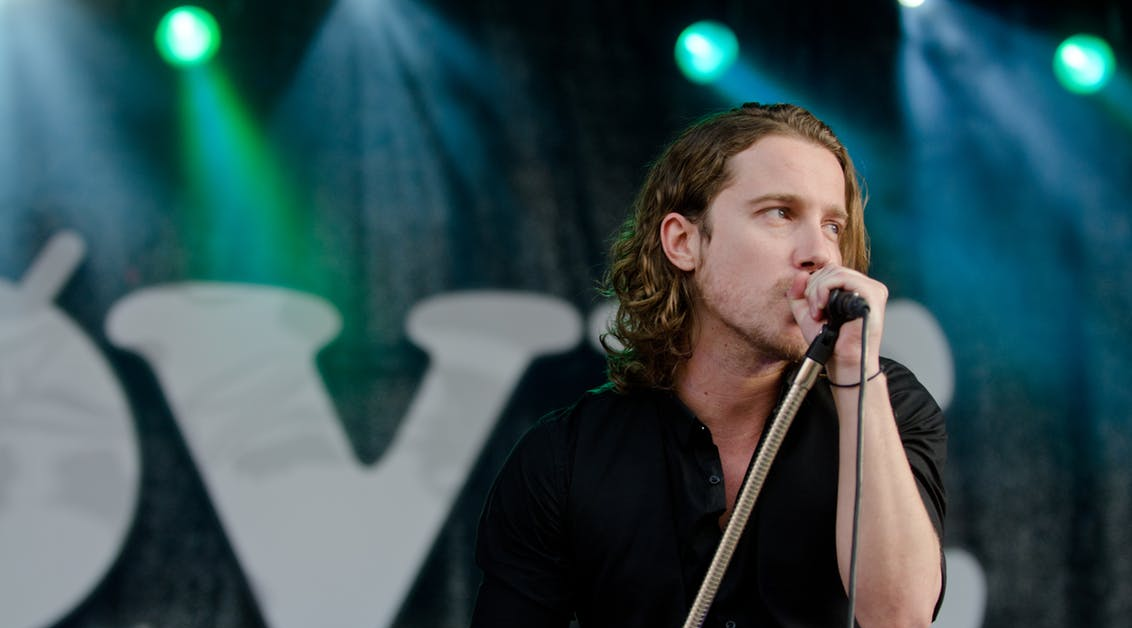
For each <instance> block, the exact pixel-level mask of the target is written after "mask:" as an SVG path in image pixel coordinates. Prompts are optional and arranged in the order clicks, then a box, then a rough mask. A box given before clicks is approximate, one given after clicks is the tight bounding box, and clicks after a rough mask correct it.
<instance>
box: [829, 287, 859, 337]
mask: <svg viewBox="0 0 1132 628" xmlns="http://www.w3.org/2000/svg"><path fill="white" fill-rule="evenodd" d="M868 311H869V302H868V301H866V300H865V299H864V297H862V296H861V295H859V294H857V293H856V292H846V291H844V290H842V289H840V288H834V289H833V290H831V291H830V292H829V302H828V303H826V306H825V315H826V317H828V318H829V325H830V327H832V328H834V329H840V328H841V325H842V324H844V323H848V322H849V321H855V320H857V319H858V318H861V317H862V316H864V315H865V313H866V312H868Z"/></svg>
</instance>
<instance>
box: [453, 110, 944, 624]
mask: <svg viewBox="0 0 1132 628" xmlns="http://www.w3.org/2000/svg"><path fill="white" fill-rule="evenodd" d="M862 213H863V200H862V198H861V191H860V186H859V183H858V180H857V174H856V171H855V170H854V168H853V164H852V161H851V160H850V158H849V155H848V153H847V152H846V150H845V148H844V147H843V146H842V145H841V143H840V142H839V141H838V139H837V138H836V137H835V136H834V134H833V132H832V131H831V130H830V129H829V128H828V127H827V126H826V125H825V124H823V123H822V122H821V121H819V120H818V119H817V118H815V117H814V116H813V115H812V114H810V113H809V112H807V111H805V110H803V109H801V108H799V107H795V106H792V105H769V106H764V105H758V104H753V103H752V104H747V105H744V106H742V107H740V108H737V109H734V110H732V111H728V112H724V113H722V114H718V115H715V116H711V117H709V118H706V119H705V120H703V121H701V122H699V123H697V124H695V125H693V126H692V127H690V128H689V129H688V130H686V131H685V132H684V133H683V134H681V135H680V136H679V137H678V138H677V139H676V141H675V142H673V143H672V144H671V145H670V146H669V147H668V148H667V149H666V150H665V152H664V153H663V154H662V155H661V157H660V159H659V160H658V161H657V162H656V163H655V164H654V165H653V166H652V168H651V171H650V173H649V176H648V178H647V180H646V182H645V184H644V186H643V187H642V189H641V191H640V194H639V195H638V197H637V199H636V202H635V206H634V211H633V213H632V215H631V216H630V218H629V220H628V221H627V222H626V224H625V227H624V229H623V230H622V233H621V234H620V237H619V239H618V241H617V242H616V243H615V244H614V246H613V249H612V263H611V268H610V270H609V273H608V276H607V278H606V287H607V289H608V290H609V291H610V292H611V293H612V294H614V295H616V296H617V298H618V299H619V302H620V304H619V309H618V313H617V317H616V319H615V321H614V322H613V323H612V324H611V327H610V331H609V334H608V336H607V338H608V337H612V338H613V339H616V341H617V343H612V342H608V341H607V339H606V340H603V343H604V344H605V345H606V351H607V353H608V364H609V376H610V380H611V381H610V384H609V385H607V386H605V387H602V388H599V389H597V390H595V391H591V392H589V393H587V394H586V395H585V396H584V397H583V398H582V399H581V400H580V401H579V402H578V403H577V404H575V405H574V406H573V407H570V408H568V409H565V410H563V411H560V412H558V413H555V414H552V415H550V416H548V417H547V418H545V419H544V420H543V421H541V422H540V423H539V424H538V425H537V426H535V427H534V428H533V429H532V430H531V431H530V432H528V434H527V435H526V436H525V437H524V438H523V440H522V441H521V442H520V443H519V445H517V446H516V448H515V450H514V451H513V452H512V454H511V456H510V458H509V459H508V461H507V463H506V465H505V466H504V468H503V470H502V471H501V472H500V475H499V477H498V478H497V480H496V484H495V486H494V487H493V489H492V493H491V495H490V496H489V498H488V501H487V504H486V506H485V508H484V512H483V517H482V520H481V523H480V530H479V538H478V547H477V560H478V562H479V565H480V567H481V568H482V569H483V572H484V581H483V584H482V586H481V589H480V593H479V598H478V600H477V605H476V611H475V614H474V618H473V625H474V626H477V627H481V626H482V627H488V626H524V627H541V626H566V625H567V624H568V623H569V622H570V619H571V618H572V617H576V618H577V620H578V622H579V623H580V624H581V625H582V626H583V627H590V626H619V627H624V626H642V627H644V626H648V627H650V628H655V627H667V626H679V625H681V624H682V623H683V621H684V618H685V617H686V615H687V612H688V609H689V608H690V606H691V604H692V601H693V600H694V599H695V596H696V592H697V591H698V589H699V587H700V583H701V581H702V579H703V577H704V574H705V572H706V571H707V567H708V565H709V564H710V562H711V558H712V555H713V553H714V551H715V548H716V546H717V545H718V543H719V539H720V537H721V529H722V527H723V526H724V525H725V524H726V522H727V519H728V517H729V515H730V513H731V509H732V507H733V506H734V503H735V498H736V496H737V494H738V492H739V488H740V485H741V483H742V482H743V479H744V477H745V474H746V471H747V468H748V465H749V464H750V461H751V460H752V457H753V454H754V453H755V452H756V450H757V447H758V445H759V443H760V439H761V438H762V437H763V435H764V434H765V433H766V431H767V429H768V427H769V422H770V419H771V418H772V417H773V415H774V410H775V407H776V405H777V403H778V401H779V399H780V398H781V395H782V394H783V393H784V391H785V387H786V386H787V385H788V384H789V382H790V380H791V377H792V375H793V373H794V371H795V370H796V368H797V365H798V363H799V361H800V360H801V359H802V357H803V356H804V354H805V351H806V349H807V346H808V345H809V342H810V341H812V339H813V338H814V337H815V336H816V335H817V334H818V333H819V331H820V329H821V327H822V325H823V323H824V322H825V320H826V316H825V306H826V305H827V303H828V299H829V295H830V292H831V291H832V290H834V289H841V290H844V291H847V292H856V293H858V294H859V295H861V296H862V297H863V298H864V299H865V300H866V301H867V302H868V304H869V305H870V308H871V313H870V315H869V317H868V326H869V335H868V347H867V352H866V355H865V356H864V359H865V369H866V372H867V374H868V376H867V377H866V381H864V382H861V381H859V380H860V375H859V374H860V368H861V360H862V353H861V346H860V344H861V338H862V333H863V325H864V321H862V320H857V321H852V322H848V323H845V325H844V326H843V327H842V328H841V330H840V336H839V338H838V340H837V343H836V345H835V348H834V353H833V356H832V358H830V360H829V361H828V363H827V364H826V371H825V374H824V375H825V377H824V378H822V379H819V380H818V383H817V384H816V385H815V387H814V389H813V390H812V391H811V392H810V393H809V395H808V396H807V398H806V400H805V402H804V403H803V404H802V406H801V408H800V410H799V412H798V414H797V416H796V418H795V420H794V423H793V425H792V427H791V428H790V431H789V432H788V434H787V436H786V439H785V441H784V442H783V444H782V447H781V449H780V450H779V452H778V455H777V458H776V459H775V462H774V464H773V465H772V467H771V470H770V472H769V474H768V476H767V478H766V481H765V484H764V485H763V488H762V491H761V492H760V494H759V499H758V502H757V503H756V506H755V510H754V512H753V513H752V515H751V518H750V520H749V521H748V522H747V526H746V529H745V531H744V534H743V537H742V539H741V540H740V542H739V545H738V547H737V549H736V553H735V556H734V558H733V559H732V561H731V564H730V567H729V569H728V570H727V573H726V575H725V577H724V579H723V581H722V583H721V585H720V588H719V592H718V594H717V596H716V598H715V601H714V603H713V605H712V607H711V612H710V614H709V615H708V617H707V620H706V622H705V624H704V625H707V626H725V627H728V628H735V627H740V626H758V627H761V628H765V627H774V626H783V627H794V626H807V627H808V626H822V627H833V626H842V625H845V624H846V622H847V619H848V618H847V612H848V596H847V593H846V590H847V584H848V582H849V573H850V564H849V563H850V555H851V546H852V536H853V535H852V515H853V501H854V494H855V488H856V485H855V466H854V465H855V455H856V435H857V427H858V421H857V418H858V415H857V410H858V408H857V405H858V403H857V401H858V395H859V394H861V391H862V390H864V391H865V393H866V394H865V407H864V409H863V423H862V425H863V428H862V429H863V437H864V460H863V485H862V489H861V495H862V499H861V515H860V522H861V523H860V526H861V527H860V535H859V546H858V547H859V549H858V554H859V558H858V561H859V562H858V566H857V569H858V581H857V589H856V606H855V610H856V619H857V622H858V623H859V625H861V626H863V627H865V628H875V627H887V626H892V627H899V628H909V627H916V626H927V625H928V624H930V623H931V621H932V618H933V616H934V613H935V612H936V610H938V604H939V601H940V600H941V599H942V592H943V563H942V553H941V547H940V537H941V533H942V521H943V516H944V510H945V498H944V490H943V485H942V467H943V460H944V449H945V443H946V434H945V429H944V423H943V417H942V414H941V412H940V410H939V408H938V406H937V405H936V404H935V402H934V401H933V400H932V399H931V397H930V395H928V393H927V392H926V391H925V390H924V389H923V387H922V386H921V385H920V384H919V383H918V382H917V381H916V379H915V377H914V376H913V375H912V374H911V373H910V372H909V371H908V370H907V369H905V368H904V367H902V366H900V365H899V364H897V363H895V362H892V361H890V360H882V359H881V358H880V357H879V355H878V349H879V347H880V341H881V337H882V334H883V331H884V310H885V303H886V300H887V290H886V288H885V287H884V285H882V284H881V283H879V282H877V281H876V280H874V279H871V278H869V277H868V276H866V275H865V274H864V272H865V270H866V268H867V264H868V251H867V244H866V241H867V238H866V234H865V229H864V220H863V216H862ZM617 345H620V346H617Z"/></svg>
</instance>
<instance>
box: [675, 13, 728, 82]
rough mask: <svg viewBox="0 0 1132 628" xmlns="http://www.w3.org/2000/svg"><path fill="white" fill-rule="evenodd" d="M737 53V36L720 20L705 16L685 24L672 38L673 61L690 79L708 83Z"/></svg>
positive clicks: (722, 71)
mask: <svg viewBox="0 0 1132 628" xmlns="http://www.w3.org/2000/svg"><path fill="white" fill-rule="evenodd" d="M738 57H739V40H738V39H736V38H735V33H734V32H732V31H731V29H730V28H728V27H727V26H726V25H724V24H720V23H719V22H714V21H711V20H705V21H702V22H696V23H695V24H692V25H691V26H689V27H688V28H685V29H684V31H683V32H682V33H680V37H678V38H677V39H676V65H677V66H679V67H680V70H681V71H682V72H683V73H684V76H686V77H688V80H690V81H692V82H693V83H711V82H712V81H714V80H716V79H718V78H719V77H721V76H723V74H724V73H726V72H727V70H729V69H730V68H731V66H732V65H733V64H734V63H735V60H736V59H737V58H738Z"/></svg>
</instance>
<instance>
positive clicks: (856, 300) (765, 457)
mask: <svg viewBox="0 0 1132 628" xmlns="http://www.w3.org/2000/svg"><path fill="white" fill-rule="evenodd" d="M868 311H869V305H868V303H867V302H866V301H865V300H864V299H863V298H861V296H860V295H858V294H857V293H855V292H845V291H843V290H833V291H831V292H830V295H829V300H828V302H827V304H826V318H827V319H828V322H827V323H826V324H825V325H824V326H823V327H822V329H821V332H819V333H818V335H817V337H816V338H814V340H813V342H811V343H810V348H809V349H807V350H806V357H805V358H804V359H803V360H802V365H801V366H800V367H799V368H798V372H797V373H796V374H795V375H794V381H793V382H791V384H790V388H789V389H788V390H787V391H786V396H785V397H783V398H782V402H781V403H779V405H778V409H777V410H776V411H775V415H774V418H773V419H772V420H771V423H770V429H769V430H768V431H767V434H766V438H765V439H763V444H762V447H760V448H759V450H758V453H757V454H756V456H755V459H754V461H753V462H752V463H751V468H750V470H749V471H748V473H747V479H746V480H745V481H744V482H743V486H742V487H741V488H740V489H739V495H738V497H736V499H735V507H734V508H733V509H732V511H731V518H730V519H728V521H727V526H726V527H724V529H723V538H722V539H720V541H719V547H717V548H716V550H715V555H714V556H713V557H712V560H711V565H710V566H708V570H707V573H706V574H705V575H704V580H703V582H702V583H701V584H700V589H699V591H698V592H697V593H696V599H695V601H694V602H693V603H692V608H691V609H690V610H689V611H688V617H687V619H685V620H684V628H700V626H702V625H703V623H704V620H705V619H706V618H707V614H708V610H709V609H710V608H711V604H712V602H713V601H714V600H715V595H716V593H717V592H718V591H719V585H720V583H721V582H722V581H723V574H724V573H725V572H726V571H727V565H728V564H729V563H730V562H731V557H732V556H733V555H734V554H735V548H736V547H737V546H738V544H739V538H740V537H741V536H742V534H743V529H744V528H745V527H746V526H747V520H748V519H749V518H750V516H751V512H752V511H753V510H754V508H755V501H756V500H757V499H758V496H759V492H761V491H762V487H763V483H764V482H765V481H766V476H767V473H769V472H770V465H771V463H773V462H774V459H775V457H776V456H777V455H778V449H779V447H781V446H782V441H783V440H784V439H785V438H786V432H787V430H789V429H790V425H791V424H792V423H793V422H794V415H796V414H797V413H798V408H799V407H801V405H802V400H803V399H805V397H806V393H808V392H809V391H810V389H811V388H813V385H814V382H815V381H816V380H817V378H818V375H819V374H820V373H821V370H822V367H824V366H825V363H826V361H827V360H829V357H830V356H831V355H832V354H833V346H834V345H835V344H836V343H837V334H838V332H839V331H840V330H841V325H842V324H844V323H846V322H848V321H850V320H853V319H856V318H860V317H861V316H866V317H867V316H868ZM865 323H866V328H867V323H868V321H867V320H866V321H865ZM863 340H864V336H862V341H863ZM864 364H865V354H864V346H863V345H862V353H861V370H862V378H861V382H862V387H861V391H860V396H859V400H860V399H863V398H864V386H863V383H864V381H865V379H864ZM863 407H864V406H863V404H861V403H858V408H857V411H858V413H860V412H861V411H862V409H863ZM857 441H858V442H857V451H858V454H857V456H858V457H857V465H858V468H857V487H858V488H857V500H858V501H857V504H856V505H855V506H854V515H853V518H854V523H853V530H854V532H853V539H854V540H853V551H852V556H853V558H851V559H850V589H855V584H856V582H855V580H856V576H855V574H856V545H857V542H856V537H857V534H856V528H857V514H858V512H859V510H860V494H861V491H860V451H861V425H860V421H858V424H857ZM853 598H854V594H853V592H852V591H851V592H850V609H849V621H850V626H852V625H853V608H852V606H853Z"/></svg>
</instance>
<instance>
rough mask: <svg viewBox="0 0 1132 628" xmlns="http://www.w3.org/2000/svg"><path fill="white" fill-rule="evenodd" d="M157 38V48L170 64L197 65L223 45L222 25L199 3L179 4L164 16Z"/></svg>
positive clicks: (206, 59) (158, 26) (209, 57)
mask: <svg viewBox="0 0 1132 628" xmlns="http://www.w3.org/2000/svg"><path fill="white" fill-rule="evenodd" d="M154 41H155V43H156V44H157V51H158V52H159V53H161V56H162V57H163V58H164V59H165V60H166V61H167V62H169V63H170V64H172V65H176V66H191V65H198V64H201V63H204V62H206V61H208V60H209V59H211V58H212V56H213V55H215V54H216V51H217V50H219V49H220V26H219V25H218V24H217V23H216V19H215V18H213V17H212V15H211V14H210V13H209V12H208V11H205V10H204V9H202V8H200V7H194V6H183V7H178V8H176V9H173V10H172V11H170V12H168V13H166V14H165V17H163V18H161V22H160V23H159V24H158V25H157V32H156V34H155V35H154Z"/></svg>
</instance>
